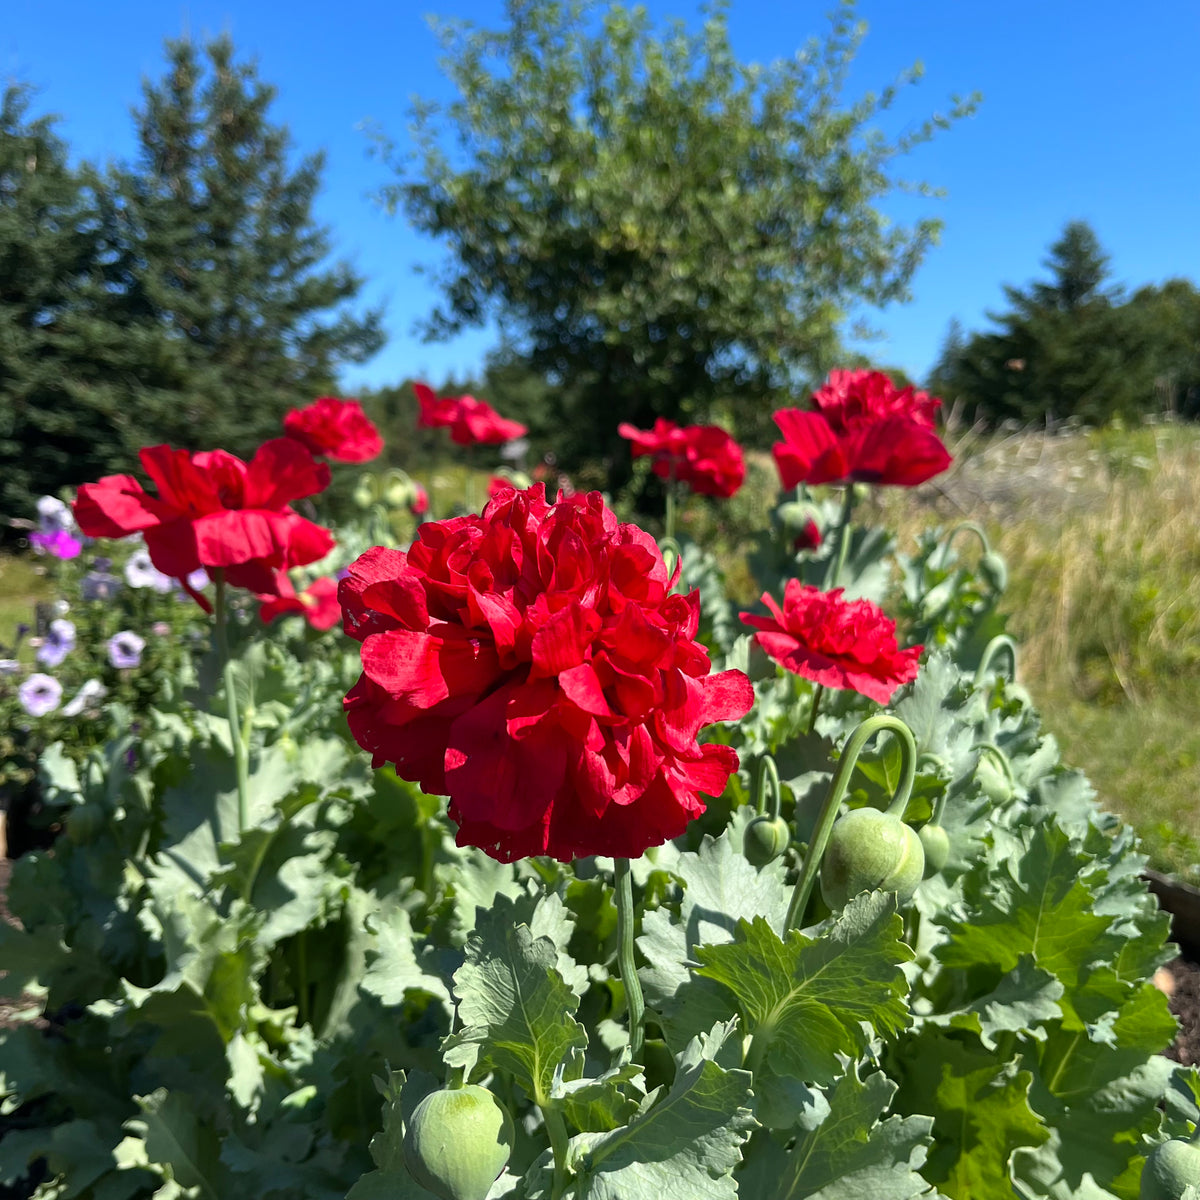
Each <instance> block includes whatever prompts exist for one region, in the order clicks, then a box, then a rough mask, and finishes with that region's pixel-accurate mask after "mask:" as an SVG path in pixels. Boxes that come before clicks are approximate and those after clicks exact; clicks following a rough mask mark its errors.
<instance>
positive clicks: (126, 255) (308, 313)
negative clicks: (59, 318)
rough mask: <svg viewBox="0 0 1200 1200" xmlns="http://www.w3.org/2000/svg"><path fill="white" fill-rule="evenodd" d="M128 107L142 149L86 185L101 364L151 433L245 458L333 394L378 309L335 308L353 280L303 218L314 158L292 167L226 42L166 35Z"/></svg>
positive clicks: (376, 331)
mask: <svg viewBox="0 0 1200 1200" xmlns="http://www.w3.org/2000/svg"><path fill="white" fill-rule="evenodd" d="M167 58H168V70H167V73H166V76H165V78H164V79H163V80H162V81H161V82H159V83H147V84H146V85H145V88H144V104H143V106H142V108H141V110H140V111H139V112H138V113H137V114H136V121H137V132H138V141H139V146H140V155H139V158H138V161H137V162H136V163H135V164H133V165H131V166H130V165H122V166H118V167H116V168H113V169H111V170H110V171H109V172H108V174H107V176H106V177H105V178H104V179H102V180H97V184H96V186H97V194H98V197H99V199H100V203H101V206H102V212H103V239H104V243H105V251H106V259H107V262H108V264H109V267H108V270H109V274H110V279H111V290H112V292H113V294H114V298H115V303H116V305H117V307H118V309H119V320H120V324H121V326H122V327H123V329H124V330H125V337H124V339H123V340H122V341H121V342H120V343H118V344H114V345H113V346H112V347H111V354H110V359H109V363H110V366H111V367H112V374H113V376H114V378H115V379H116V380H118V381H119V382H118V383H117V384H115V386H117V387H119V388H124V389H126V390H127V392H128V409H129V411H131V412H133V413H135V414H136V419H137V423H138V424H139V425H140V426H141V428H142V429H143V430H145V431H147V433H148V434H152V436H153V437H154V438H155V439H156V440H161V441H169V442H171V443H173V444H176V445H183V446H188V447H191V448H197V449H199V448H204V447H211V446H217V445H220V446H223V447H224V448H226V449H229V450H232V451H234V452H236V453H241V454H249V453H251V452H252V451H253V449H254V447H255V446H256V445H257V444H258V443H259V442H260V441H262V440H263V439H264V438H267V437H272V436H275V435H277V434H278V432H279V421H280V418H281V416H282V414H283V413H284V412H285V411H286V410H287V409H288V408H290V407H292V406H294V405H297V404H304V403H307V402H309V401H310V400H312V399H314V398H315V397H316V396H318V395H320V394H322V393H328V392H330V391H331V390H333V389H334V387H335V383H336V373H337V368H338V366H339V365H340V364H342V363H348V362H361V361H363V360H365V359H366V358H369V357H370V356H371V355H372V354H374V353H375V352H376V351H377V350H378V349H379V347H380V346H381V345H382V343H383V335H382V333H381V331H380V314H379V313H378V312H369V313H366V314H365V315H362V316H359V315H356V314H355V313H353V312H352V311H350V310H349V309H348V308H347V303H348V302H349V301H352V300H353V299H354V298H355V296H356V295H357V293H358V291H359V289H360V287H361V283H362V281H361V279H360V278H359V277H358V276H357V275H356V274H355V273H354V272H353V271H352V270H351V269H350V268H349V266H347V265H346V264H344V263H338V264H336V265H334V266H332V267H326V266H324V265H323V264H324V262H325V260H326V258H327V256H328V253H329V249H330V239H329V234H328V231H327V230H326V229H325V228H323V227H321V226H319V225H317V224H316V223H315V222H314V219H313V214H312V204H313V199H314V197H315V195H316V192H317V188H318V186H319V183H320V175H321V170H322V166H323V156H322V155H320V154H313V155H309V156H307V157H305V158H303V159H302V160H301V161H300V162H299V163H298V164H297V165H295V166H293V165H292V164H291V162H290V153H289V151H290V139H289V135H288V132H287V130H286V128H284V127H281V126H278V125H274V124H272V123H271V122H270V120H269V109H270V105H271V102H272V99H273V97H274V89H273V88H271V87H270V86H268V85H266V84H264V83H262V82H260V81H259V80H258V78H257V77H256V73H255V70H254V68H253V67H252V66H250V65H247V64H244V63H238V62H235V58H234V48H233V45H232V43H231V42H230V40H229V39H228V38H226V37H222V38H219V39H217V40H215V41H213V42H211V43H210V44H209V45H208V46H207V48H206V59H207V62H206V63H205V62H204V61H202V58H201V55H200V53H199V52H198V50H197V47H196V46H195V45H194V44H193V43H192V42H190V41H174V42H168V43H167Z"/></svg>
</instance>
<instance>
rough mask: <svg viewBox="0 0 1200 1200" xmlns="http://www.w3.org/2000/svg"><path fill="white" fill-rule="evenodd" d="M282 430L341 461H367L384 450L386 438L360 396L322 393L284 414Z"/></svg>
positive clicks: (329, 456) (307, 445) (313, 449)
mask: <svg viewBox="0 0 1200 1200" xmlns="http://www.w3.org/2000/svg"><path fill="white" fill-rule="evenodd" d="M283 431H284V433H285V434H286V435H287V436H288V437H290V438H295V439H296V441H298V442H300V443H301V444H302V445H304V446H306V447H307V448H308V449H309V450H310V451H312V453H313V454H320V455H324V456H325V457H326V458H333V459H336V460H337V461H338V462H348V463H357V462H368V461H369V460H370V459H372V458H378V457H379V455H380V454H381V453H383V438H382V437H380V436H379V430H378V429H376V428H375V424H374V422H373V421H372V420H371V418H370V417H368V416H367V414H366V413H364V412H363V410H362V405H361V404H359V402H358V401H357V400H338V399H336V398H335V397H333V396H322V397H321V398H320V399H318V400H314V401H313V402H312V403H311V404H309V405H306V406H305V407H304V408H293V409H292V411H291V412H289V413H288V414H287V416H286V417H284V418H283Z"/></svg>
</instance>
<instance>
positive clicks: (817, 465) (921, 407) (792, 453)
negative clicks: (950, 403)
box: [773, 371, 951, 488]
mask: <svg viewBox="0 0 1200 1200" xmlns="http://www.w3.org/2000/svg"><path fill="white" fill-rule="evenodd" d="M829 379H830V382H829V384H828V385H827V386H826V387H824V388H822V389H821V390H820V391H818V392H816V393H815V394H814V395H813V400H814V401H815V402H816V404H817V408H816V410H815V411H810V412H805V411H803V410H802V409H798V408H787V409H783V410H782V411H781V412H777V413H776V414H775V424H776V425H778V426H779V429H780V432H781V433H782V434H783V436H784V441H782V442H776V443H775V445H774V447H773V453H774V455H775V464H776V466H777V467H778V468H779V477H780V480H781V482H782V483H783V486H784V487H785V488H790V487H795V486H796V485H797V484H798V483H810V484H819V483H849V482H860V483H877V484H892V485H897V486H901V487H915V486H916V485H917V484H919V483H924V482H925V481H926V480H927V479H932V478H933V476H934V475H937V474H939V473H940V472H942V471H944V470H945V469H946V468H947V467H948V466H949V465H950V462H951V458H950V454H949V452H948V451H947V450H946V447H945V446H943V445H942V442H941V439H940V438H939V437H938V436H937V434H936V433H935V432H934V430H933V423H934V416H935V414H936V412H937V409H938V408H939V406H940V405H941V403H942V402H941V401H940V400H937V399H934V398H933V397H931V396H929V395H927V394H926V393H925V392H918V391H916V390H915V389H914V388H911V387H908V388H904V389H899V388H897V387H896V385H895V384H894V383H892V381H891V380H890V379H889V378H888V377H887V376H886V375H885V374H883V372H882V371H834V372H832V373H831V375H830V377H829Z"/></svg>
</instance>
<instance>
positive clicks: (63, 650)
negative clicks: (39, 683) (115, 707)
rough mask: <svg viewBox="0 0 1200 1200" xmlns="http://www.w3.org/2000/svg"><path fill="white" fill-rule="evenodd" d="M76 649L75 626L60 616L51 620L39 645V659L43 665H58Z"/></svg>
mask: <svg viewBox="0 0 1200 1200" xmlns="http://www.w3.org/2000/svg"><path fill="white" fill-rule="evenodd" d="M74 649H75V626H74V624H72V622H70V621H64V620H63V619H62V617H59V618H58V620H56V621H51V622H50V629H49V631H48V632H47V634H46V637H45V640H44V641H43V642H42V644H41V646H39V647H38V652H37V660H38V662H40V663H41V664H42V666H43V667H57V666H58V664H59V663H60V662H62V660H63V659H64V658H66V657H67V655H68V654H70V653H71V651H72V650H74ZM35 678H36V676H35ZM55 703H56V704H57V703H58V701H55Z"/></svg>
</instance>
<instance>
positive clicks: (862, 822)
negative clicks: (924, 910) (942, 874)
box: [821, 808, 925, 911]
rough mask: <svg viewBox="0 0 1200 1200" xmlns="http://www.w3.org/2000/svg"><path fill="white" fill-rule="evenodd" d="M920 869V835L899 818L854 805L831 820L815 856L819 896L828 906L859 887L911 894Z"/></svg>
mask: <svg viewBox="0 0 1200 1200" xmlns="http://www.w3.org/2000/svg"><path fill="white" fill-rule="evenodd" d="M924 874H925V850H924V848H923V847H922V845H921V839H920V838H919V837H917V835H916V834H915V833H914V832H913V831H912V829H911V828H909V826H907V825H906V824H905V823H904V822H903V821H902V820H900V818H899V817H893V816H892V815H891V814H890V813H884V812H880V811H879V810H878V809H875V808H856V809H854V811H853V812H848V813H847V814H846V815H845V816H844V817H839V818H838V820H837V821H836V822H835V823H834V826H833V831H832V832H831V833H830V835H829V844H828V845H827V846H826V847H825V854H824V855H823V857H822V859H821V895H822V896H824V897H825V903H826V904H828V905H829V907H830V908H832V909H833V910H834V911H837V910H838V909H841V908H844V907H845V906H846V903H847V901H849V900H850V899H851V898H853V897H854V896H857V895H858V893H859V892H872V891H876V890H879V891H882V892H895V893H896V896H897V898H898V900H899V902H900V903H901V904H907V903H908V901H910V900H911V899H912V898H913V894H914V893H915V892H916V890H917V885H918V884H919V883H920V882H921V879H922V877H923V876H924Z"/></svg>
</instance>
